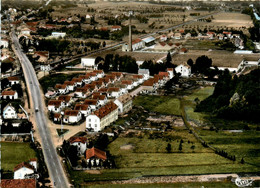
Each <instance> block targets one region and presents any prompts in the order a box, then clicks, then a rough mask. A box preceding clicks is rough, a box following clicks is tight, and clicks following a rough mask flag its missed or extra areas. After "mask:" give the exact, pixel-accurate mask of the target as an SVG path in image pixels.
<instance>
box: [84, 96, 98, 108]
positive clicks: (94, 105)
mask: <svg viewBox="0 0 260 188" xmlns="http://www.w3.org/2000/svg"><path fill="white" fill-rule="evenodd" d="M84 104H85V105H89V106H90V109H91V111H95V110H96V109H98V108H99V107H100V106H101V105H100V102H99V100H96V99H86V100H85V101H84Z"/></svg>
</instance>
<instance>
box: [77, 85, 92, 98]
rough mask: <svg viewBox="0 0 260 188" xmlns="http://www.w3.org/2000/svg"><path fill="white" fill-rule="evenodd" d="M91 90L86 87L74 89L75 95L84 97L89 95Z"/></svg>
mask: <svg viewBox="0 0 260 188" xmlns="http://www.w3.org/2000/svg"><path fill="white" fill-rule="evenodd" d="M91 93H92V92H91V91H90V90H89V89H87V88H77V89H76V91H75V97H78V98H82V99H85V98H87V97H88V96H90V95H91Z"/></svg>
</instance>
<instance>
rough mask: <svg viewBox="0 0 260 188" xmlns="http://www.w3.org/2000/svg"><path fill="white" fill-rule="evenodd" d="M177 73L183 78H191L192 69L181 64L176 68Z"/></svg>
mask: <svg viewBox="0 0 260 188" xmlns="http://www.w3.org/2000/svg"><path fill="white" fill-rule="evenodd" d="M175 71H176V73H180V74H181V77H190V75H191V68H190V67H189V66H188V65H183V64H180V65H178V66H177V67H176V68H175Z"/></svg>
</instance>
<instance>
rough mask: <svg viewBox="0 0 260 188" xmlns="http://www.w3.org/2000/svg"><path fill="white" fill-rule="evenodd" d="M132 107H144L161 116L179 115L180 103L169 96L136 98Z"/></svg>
mask: <svg viewBox="0 0 260 188" xmlns="http://www.w3.org/2000/svg"><path fill="white" fill-rule="evenodd" d="M133 104H134V105H139V106H142V107H144V108H145V109H146V110H149V111H152V112H159V113H161V114H167V115H168V114H170V115H181V113H180V101H179V99H177V98H176V97H170V96H151V95H150V96H149V95H147V96H138V97H136V98H135V99H134V101H133Z"/></svg>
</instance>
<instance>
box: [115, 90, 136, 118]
mask: <svg viewBox="0 0 260 188" xmlns="http://www.w3.org/2000/svg"><path fill="white" fill-rule="evenodd" d="M114 103H115V104H116V105H117V106H118V113H119V114H124V113H127V112H128V111H130V110H131V109H132V103H133V101H132V97H131V96H130V94H125V95H122V96H120V97H118V98H117V99H116V100H115V101H114Z"/></svg>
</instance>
